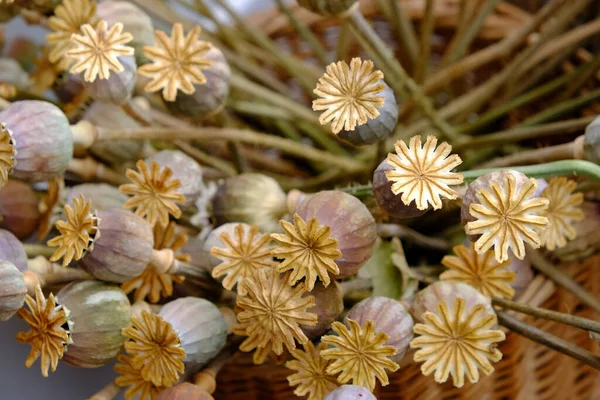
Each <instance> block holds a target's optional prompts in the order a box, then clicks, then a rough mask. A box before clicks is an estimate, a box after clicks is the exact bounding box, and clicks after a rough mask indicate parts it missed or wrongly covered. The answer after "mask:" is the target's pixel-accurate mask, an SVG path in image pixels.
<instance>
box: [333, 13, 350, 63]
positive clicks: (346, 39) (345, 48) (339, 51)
mask: <svg viewBox="0 0 600 400" xmlns="http://www.w3.org/2000/svg"><path fill="white" fill-rule="evenodd" d="M350 28H351V27H350V24H349V23H348V22H347V21H346V20H343V21H340V32H339V36H338V42H337V46H336V48H335V55H336V56H335V58H336V60H346V59H347V57H348V53H349V51H350V41H351V39H352V35H351V32H350Z"/></svg>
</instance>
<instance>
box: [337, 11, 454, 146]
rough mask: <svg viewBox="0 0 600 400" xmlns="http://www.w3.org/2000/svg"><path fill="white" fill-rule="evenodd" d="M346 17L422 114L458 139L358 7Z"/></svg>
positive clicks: (450, 137) (446, 133)
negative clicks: (401, 84)
mask: <svg viewBox="0 0 600 400" xmlns="http://www.w3.org/2000/svg"><path fill="white" fill-rule="evenodd" d="M348 18H349V19H350V22H351V23H352V25H353V26H354V28H356V29H357V30H358V31H359V32H360V33H361V34H362V35H363V36H364V38H365V39H366V41H367V42H368V43H369V44H370V45H371V46H372V47H373V49H375V51H376V52H377V53H378V54H379V55H380V57H381V59H382V60H383V61H384V62H385V64H386V65H387V66H388V67H390V69H391V70H392V72H393V73H394V75H395V76H394V77H391V78H392V79H398V80H400V82H402V83H403V84H404V85H405V86H406V89H407V90H408V92H409V93H410V94H411V97H412V100H413V101H414V102H415V103H416V104H417V105H418V106H419V107H420V108H421V111H423V114H425V116H426V117H427V118H428V119H429V120H430V121H431V123H432V124H433V126H435V127H436V128H437V129H438V130H439V131H440V132H441V133H442V134H443V135H444V136H445V137H447V138H449V139H451V140H453V141H458V140H459V139H460V137H459V135H457V133H456V132H455V131H454V129H453V128H452V127H451V126H450V124H448V122H446V121H445V120H444V119H443V118H442V117H441V116H440V115H439V114H438V112H437V111H436V110H435V108H434V107H433V104H432V102H431V99H429V97H427V96H426V95H425V93H423V90H422V89H421V87H420V86H419V85H418V84H417V83H416V82H415V81H414V80H413V79H412V78H411V77H410V76H409V75H408V73H407V72H406V70H405V69H404V68H402V65H400V63H399V62H398V60H397V59H396V57H394V54H393V53H392V52H391V51H390V49H388V48H387V46H386V44H385V43H384V42H383V41H382V40H381V38H380V37H379V35H378V34H377V32H375V30H373V28H372V27H371V25H369V22H368V21H367V20H366V19H365V17H364V16H363V15H362V14H361V13H360V10H359V8H358V7H356V6H355V7H354V9H353V10H351V11H350V12H349V15H348ZM389 81H390V79H388V82H389Z"/></svg>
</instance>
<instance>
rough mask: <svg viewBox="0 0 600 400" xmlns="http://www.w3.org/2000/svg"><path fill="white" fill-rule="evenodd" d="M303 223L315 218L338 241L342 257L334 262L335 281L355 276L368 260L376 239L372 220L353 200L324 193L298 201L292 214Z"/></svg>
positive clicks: (362, 206) (364, 208)
mask: <svg viewBox="0 0 600 400" xmlns="http://www.w3.org/2000/svg"><path fill="white" fill-rule="evenodd" d="M294 212H295V213H296V214H298V215H299V216H300V217H301V218H302V219H303V220H304V221H308V220H310V219H311V218H314V217H317V219H318V221H319V224H321V225H327V226H329V227H330V228H331V233H330V236H331V237H332V238H334V239H336V240H337V241H338V245H337V249H338V250H339V251H341V252H342V256H341V257H340V258H338V259H336V260H335V263H336V265H337V266H338V268H339V271H340V272H339V274H337V276H336V279H338V278H343V277H346V276H350V275H352V274H354V273H356V272H357V271H358V270H359V269H360V267H362V266H363V265H364V264H365V263H366V262H367V260H368V259H369V258H370V257H371V254H372V253H373V249H374V247H375V241H376V240H377V232H376V226H375V219H373V216H372V215H371V213H370V212H369V210H368V209H367V207H365V205H364V204H363V203H361V202H360V200H358V199H357V198H356V197H354V196H352V195H349V194H347V193H344V192H339V191H335V190H327V191H322V192H319V193H316V194H314V195H312V196H310V197H307V198H306V199H305V200H304V201H302V202H301V203H300V204H299V205H298V206H297V207H296V209H295V211H294Z"/></svg>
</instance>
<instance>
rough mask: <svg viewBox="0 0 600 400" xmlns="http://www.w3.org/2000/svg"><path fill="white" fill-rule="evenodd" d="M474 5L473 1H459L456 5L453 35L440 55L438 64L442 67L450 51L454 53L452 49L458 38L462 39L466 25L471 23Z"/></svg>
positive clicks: (446, 62)
mask: <svg viewBox="0 0 600 400" xmlns="http://www.w3.org/2000/svg"><path fill="white" fill-rule="evenodd" d="M476 4H477V0H475V1H472V0H460V2H459V4H458V8H457V11H458V18H457V23H456V27H455V29H454V35H453V36H452V39H451V40H450V43H448V45H446V48H445V50H444V54H442V59H441V62H440V64H441V65H442V66H443V65H447V64H448V59H449V58H450V53H451V52H452V51H454V49H455V48H456V44H457V40H458V39H459V38H460V37H462V35H463V34H464V32H465V30H466V29H467V25H468V23H469V21H471V19H472V18H473V13H474V12H475V6H476Z"/></svg>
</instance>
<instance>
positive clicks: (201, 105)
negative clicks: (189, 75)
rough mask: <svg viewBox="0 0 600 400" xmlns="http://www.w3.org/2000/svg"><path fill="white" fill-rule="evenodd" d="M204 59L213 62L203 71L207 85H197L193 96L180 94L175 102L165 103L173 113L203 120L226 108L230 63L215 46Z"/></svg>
mask: <svg viewBox="0 0 600 400" xmlns="http://www.w3.org/2000/svg"><path fill="white" fill-rule="evenodd" d="M202 58H208V59H209V60H212V62H213V65H212V66H211V67H210V68H209V69H206V70H202V73H203V74H204V76H206V84H204V85H195V87H196V91H195V92H194V93H193V94H185V93H182V92H179V93H177V98H176V99H175V101H165V102H164V104H165V106H166V107H167V109H168V110H169V111H171V112H172V113H174V114H178V115H183V116H187V117H191V118H192V119H194V120H203V119H206V118H209V117H211V116H212V115H215V114H217V113H218V112H219V111H220V110H221V109H222V108H223V107H224V105H225V100H227V96H229V84H230V80H231V68H230V67H229V63H228V62H227V60H226V59H225V56H224V55H223V52H221V50H219V49H218V48H216V47H214V46H213V47H212V48H211V49H210V50H208V51H207V52H206V53H204V54H202Z"/></svg>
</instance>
